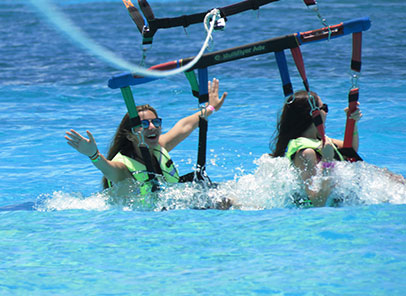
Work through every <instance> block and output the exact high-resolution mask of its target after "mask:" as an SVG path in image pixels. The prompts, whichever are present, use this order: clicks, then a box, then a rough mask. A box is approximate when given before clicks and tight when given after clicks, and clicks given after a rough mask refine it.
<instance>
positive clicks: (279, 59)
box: [275, 50, 293, 98]
mask: <svg viewBox="0 0 406 296" xmlns="http://www.w3.org/2000/svg"><path fill="white" fill-rule="evenodd" d="M275 59H276V63H277V64H278V68H279V73H280V75H281V79H282V87H283V94H284V95H285V98H287V97H289V96H290V95H292V94H293V88H292V83H291V81H290V76H289V70H288V63H287V62H286V55H285V52H284V51H283V50H282V51H276V52H275Z"/></svg>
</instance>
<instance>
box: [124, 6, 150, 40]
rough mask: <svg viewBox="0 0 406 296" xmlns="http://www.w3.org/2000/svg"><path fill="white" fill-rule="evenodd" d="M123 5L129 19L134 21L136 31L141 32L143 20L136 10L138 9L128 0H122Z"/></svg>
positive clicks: (143, 24)
mask: <svg viewBox="0 0 406 296" xmlns="http://www.w3.org/2000/svg"><path fill="white" fill-rule="evenodd" d="M123 2H124V5H125V7H126V8H127V10H128V13H129V14H130V16H131V19H132V20H133V21H134V23H135V24H136V25H137V28H138V31H140V33H141V34H142V32H143V29H144V26H145V22H144V18H143V17H142V15H141V13H140V12H139V11H138V9H137V8H136V7H135V6H134V4H132V2H131V1H130V0H123Z"/></svg>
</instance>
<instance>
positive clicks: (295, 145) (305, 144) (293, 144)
mask: <svg viewBox="0 0 406 296" xmlns="http://www.w3.org/2000/svg"><path fill="white" fill-rule="evenodd" d="M321 146H322V143H321V140H317V139H309V138H305V137H299V138H296V139H292V140H290V141H289V143H288V147H287V148H286V152H285V157H288V158H289V159H290V160H293V157H294V156H295V154H296V153H297V152H298V151H301V150H304V149H308V148H310V149H313V150H314V151H316V152H317V153H319V154H320V155H321ZM333 148H334V151H335V153H334V158H336V159H337V160H341V161H343V160H344V157H343V156H342V155H341V153H340V152H339V151H338V149H337V147H336V146H335V145H333ZM294 203H295V204H296V205H297V206H298V207H301V208H310V207H313V204H312V202H311V201H310V199H309V198H308V197H307V196H306V197H303V196H297V197H295V200H294Z"/></svg>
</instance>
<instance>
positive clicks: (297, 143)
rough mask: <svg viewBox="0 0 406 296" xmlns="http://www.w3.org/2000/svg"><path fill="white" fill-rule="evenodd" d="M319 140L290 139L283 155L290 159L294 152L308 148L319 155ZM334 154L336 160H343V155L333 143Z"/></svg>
mask: <svg viewBox="0 0 406 296" xmlns="http://www.w3.org/2000/svg"><path fill="white" fill-rule="evenodd" d="M321 144H322V143H321V140H317V139H309V138H305V137H299V138H296V139H292V140H290V141H289V143H288V147H287V148H286V152H285V156H286V157H288V158H289V159H292V158H293V157H294V155H295V154H296V152H298V151H301V150H304V149H307V148H310V149H313V150H314V151H316V152H317V153H319V154H320V155H321V146H322V145H321ZM333 148H334V151H335V153H334V154H335V155H334V158H336V159H337V160H344V157H343V156H342V155H341V153H340V152H339V151H338V149H337V147H336V146H335V145H333Z"/></svg>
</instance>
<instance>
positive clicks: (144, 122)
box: [141, 118, 162, 129]
mask: <svg viewBox="0 0 406 296" xmlns="http://www.w3.org/2000/svg"><path fill="white" fill-rule="evenodd" d="M151 122H152V124H153V125H154V126H155V127H156V128H159V127H161V125H162V118H154V119H143V120H141V126H142V128H145V129H147V128H149V125H150V124H151Z"/></svg>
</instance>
